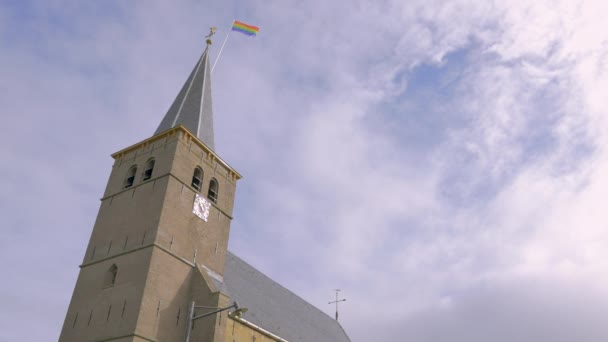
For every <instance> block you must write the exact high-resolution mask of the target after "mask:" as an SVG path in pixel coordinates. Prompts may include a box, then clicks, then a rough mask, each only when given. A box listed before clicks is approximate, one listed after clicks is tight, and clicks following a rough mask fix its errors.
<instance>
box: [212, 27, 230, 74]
mask: <svg viewBox="0 0 608 342" xmlns="http://www.w3.org/2000/svg"><path fill="white" fill-rule="evenodd" d="M235 21H236V19H234V20H232V24H231V25H230V28H229V29H228V33H226V38H225V39H224V43H222V47H221V48H220V52H218V53H217V57H216V58H215V62H214V63H213V66H212V67H211V73H213V69H215V65H216V64H217V61H218V60H219V59H220V55H221V54H222V50H224V46H225V45H226V42H227V41H228V36H230V32H232V26H234V22H235Z"/></svg>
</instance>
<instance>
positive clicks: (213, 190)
mask: <svg viewBox="0 0 608 342" xmlns="http://www.w3.org/2000/svg"><path fill="white" fill-rule="evenodd" d="M217 195H218V190H217V181H216V180H215V178H212V179H211V181H210V182H209V192H208V193H207V198H208V199H209V200H210V201H211V202H213V203H216V202H217Z"/></svg>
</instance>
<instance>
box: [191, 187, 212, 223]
mask: <svg viewBox="0 0 608 342" xmlns="http://www.w3.org/2000/svg"><path fill="white" fill-rule="evenodd" d="M209 208H211V202H209V201H207V199H206V198H205V197H203V196H201V195H199V194H196V197H195V198H194V206H193V207H192V213H193V214H194V215H196V216H198V218H200V219H201V220H203V221H205V222H207V218H209Z"/></svg>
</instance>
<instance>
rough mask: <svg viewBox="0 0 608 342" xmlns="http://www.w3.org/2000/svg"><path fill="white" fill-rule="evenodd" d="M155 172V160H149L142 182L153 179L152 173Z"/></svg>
mask: <svg viewBox="0 0 608 342" xmlns="http://www.w3.org/2000/svg"><path fill="white" fill-rule="evenodd" d="M153 170H154V158H152V159H150V160H148V162H147V163H146V168H145V169H144V177H143V178H142V180H148V179H150V178H152V171H153Z"/></svg>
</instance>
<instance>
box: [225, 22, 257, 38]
mask: <svg viewBox="0 0 608 342" xmlns="http://www.w3.org/2000/svg"><path fill="white" fill-rule="evenodd" d="M232 31H237V32H241V33H244V34H246V35H248V36H255V35H256V34H258V32H259V31H260V28H259V27H257V26H252V25H247V24H245V23H242V22H240V21H237V20H235V21H234V23H233V24H232Z"/></svg>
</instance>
